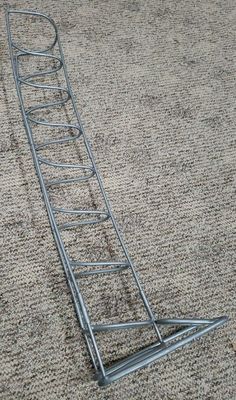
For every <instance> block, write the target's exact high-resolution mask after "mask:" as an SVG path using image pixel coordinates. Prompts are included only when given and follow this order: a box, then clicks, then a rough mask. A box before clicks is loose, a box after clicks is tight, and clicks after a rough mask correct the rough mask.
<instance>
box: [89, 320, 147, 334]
mask: <svg viewBox="0 0 236 400" xmlns="http://www.w3.org/2000/svg"><path fill="white" fill-rule="evenodd" d="M151 325H153V321H151V320H146V321H130V322H120V323H117V324H96V325H92V330H93V331H94V332H104V331H115V330H120V329H137V328H143V327H147V326H151Z"/></svg>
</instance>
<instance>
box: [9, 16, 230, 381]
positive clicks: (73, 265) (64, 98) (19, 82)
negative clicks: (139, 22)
mask: <svg viewBox="0 0 236 400" xmlns="http://www.w3.org/2000/svg"><path fill="white" fill-rule="evenodd" d="M22 15H24V16H26V17H27V16H30V18H36V19H39V22H40V21H42V20H44V21H45V22H47V23H48V24H49V26H50V27H51V28H52V29H53V32H54V36H53V39H52V40H51V41H50V43H48V44H47V45H46V46H45V47H44V48H41V49H36V50H31V46H30V45H29V46H28V47H29V48H23V47H22V45H21V44H20V43H18V41H17V40H15V39H17V38H15V37H14V41H13V39H12V32H11V28H10V25H11V23H10V20H11V18H13V17H14V18H16V17H17V18H19V17H21V16H22ZM6 23H7V35H8V42H9V50H10V56H11V63H12V69H13V74H14V79H15V84H16V91H17V95H18V98H19V102H20V108H21V112H22V116H23V120H24V125H25V130H26V134H27V137H28V141H29V144H30V148H31V151H32V157H33V160H34V165H35V169H36V172H37V175H38V179H39V183H40V187H41V190H42V194H43V199H44V202H45V206H46V209H47V213H48V217H49V221H50V225H51V228H52V232H53V236H54V239H55V243H56V246H57V249H58V252H59V254H60V257H61V261H62V264H63V268H64V271H65V276H66V278H67V281H68V286H69V288H70V290H71V294H72V298H73V301H74V305H75V310H76V314H77V316H78V319H79V322H80V325H81V328H82V330H83V332H84V337H85V340H86V344H87V347H88V351H89V353H90V356H91V360H92V363H93V366H94V368H95V371H96V377H97V379H98V382H99V384H100V385H107V384H109V383H111V382H113V381H115V380H117V379H120V378H121V377H123V376H125V375H127V374H129V373H130V372H134V371H136V370H137V369H139V368H143V367H145V366H146V365H148V364H149V363H151V362H153V361H155V360H157V359H159V358H160V357H163V356H165V355H166V354H168V353H170V352H172V351H174V350H176V349H177V348H179V347H182V346H184V345H186V344H187V343H190V342H191V341H193V340H194V339H197V338H199V337H200V336H202V335H204V334H205V333H207V332H209V331H210V330H212V329H214V328H217V327H218V326H220V325H222V324H223V323H224V322H226V320H227V317H220V318H215V319H214V320H213V319H209V320H207V319H191V318H190V319H180V318H174V319H173V318H172V319H168V318H166V319H158V318H157V317H156V316H155V314H154V312H153V310H152V307H151V305H150V303H149V301H148V299H147V297H146V294H145V293H144V290H143V288H142V285H141V283H140V281H139V277H138V274H137V272H136V270H135V267H134V264H133V262H132V260H131V258H130V256H129V253H128V250H127V248H126V245H125V243H124V240H123V237H122V235H121V233H120V231H119V227H118V224H117V222H116V220H115V217H114V215H113V213H112V210H111V206H110V202H109V200H108V197H107V195H106V192H105V190H104V187H103V183H102V179H101V177H100V175H99V172H98V169H97V166H96V163H95V160H94V156H93V153H92V150H91V147H90V144H89V141H88V139H87V137H86V135H85V132H84V129H83V126H82V123H81V120H80V115H79V112H78V109H77V106H76V101H75V97H74V95H73V92H72V89H71V85H70V81H69V77H68V73H67V69H66V64H65V60H64V55H63V51H62V47H61V43H60V38H59V35H58V30H57V27H56V24H55V22H54V21H53V20H52V19H51V18H50V17H48V16H47V15H44V14H41V13H38V12H33V11H25V10H24V11H21V10H15V9H14V10H9V9H7V11H6ZM35 25H37V24H35ZM27 26H28V24H21V27H22V30H24V29H25V30H26V31H27V29H26V27H27ZM32 27H33V24H32ZM35 33H36V34H37V32H35ZM27 37H29V35H27ZM55 54H57V55H58V56H55ZM35 57H36V61H37V59H40V60H41V61H44V60H48V59H49V60H50V59H51V60H52V61H53V63H54V62H56V65H54V66H53V67H52V68H50V69H48V66H47V65H46V66H45V68H40V70H37V68H36V71H35V70H34V71H32V72H31V73H29V75H27V76H21V75H20V61H21V60H22V59H23V60H25V61H26V62H28V63H29V65H28V67H29V69H27V71H28V70H29V71H30V66H31V60H32V58H35ZM58 71H61V72H62V74H60V75H63V77H64V79H63V83H62V84H61V82H59V83H58V86H53V85H48V84H47V85H45V84H41V83H40V81H37V78H38V77H42V76H47V77H48V76H49V77H50V76H52V75H53V74H54V75H55V76H56V77H57V78H58V76H57V72H58ZM60 79H61V80H62V78H60ZM24 85H28V89H29V90H30V88H34V89H37V91H38V90H40V89H41V90H42V94H43V95H44V93H45V91H51V92H52V93H54V92H55V93H58V94H59V96H57V98H55V101H52V102H50V103H45V102H39V103H38V104H36V105H34V106H30V104H29V106H28V103H29V101H28V100H29V99H28V96H27V107H29V108H27V109H26V106H25V98H24V93H23V92H24V91H22V87H23V86H24ZM59 85H61V86H59ZM27 92H28V91H27ZM29 97H30V96H29ZM42 97H43V96H42ZM58 97H59V100H58ZM33 99H34V100H35V98H34V95H33ZM68 101H69V102H70V106H71V108H72V109H73V117H72V118H71V120H72V121H74V120H75V121H76V122H75V124H70V123H67V122H50V121H47V120H46V119H44V115H43V116H42V120H37V119H36V116H35V115H34V113H35V114H36V112H37V111H40V115H41V114H43V113H44V114H45V111H44V110H54V109H55V108H56V107H60V108H61V109H64V107H65V104H66V103H67V102H68ZM33 104H34V101H33V102H32V105H33ZM36 126H37V127H38V129H39V128H40V129H45V128H44V127H47V128H48V127H49V128H50V129H51V128H52V129H53V128H57V129H58V128H62V129H77V130H79V133H78V135H76V137H75V138H74V137H70V136H69V137H67V138H64V139H60V138H58V139H54V140H50V138H49V140H48V141H46V142H45V143H42V144H35V142H36V141H35V138H34V130H35V127H36ZM79 136H83V140H78V142H79V146H83V147H84V150H85V151H86V153H87V156H88V159H89V160H90V161H89V162H91V166H90V165H87V166H84V165H80V164H70V163H60V162H59V161H57V160H55V161H51V160H48V159H45V158H43V157H41V156H40V154H39V152H40V149H42V148H44V147H46V146H50V145H51V144H53V143H61V147H60V149H62V150H63V143H66V141H68V140H72V141H73V142H74V143H77V141H76V139H79ZM43 165H47V166H48V167H50V168H51V167H53V168H59V170H60V173H61V174H63V173H64V170H65V169H75V170H79V171H82V172H83V176H81V177H74V178H67V177H66V176H62V177H61V178H59V179H54V180H49V181H47V179H46V178H47V177H46V176H45V175H46V173H45V171H44V170H45V168H43V167H42V166H43ZM92 176H94V179H96V181H97V184H98V186H99V189H100V193H101V195H102V198H103V200H104V208H105V210H106V211H97V210H88V211H86V210H69V209H67V208H65V209H64V208H55V207H54V206H53V204H52V203H51V200H50V190H49V189H50V187H51V186H53V185H61V184H68V183H70V184H71V183H72V184H73V183H76V182H79V181H88V182H87V184H89V179H90V178H91V177H92ZM90 189H91V187H90ZM58 190H62V191H63V188H60V187H59V188H58ZM57 213H62V214H72V215H73V214H74V215H82V214H84V215H85V214H89V215H93V216H96V217H97V219H96V218H95V219H91V220H84V221H82V220H81V221H79V222H68V223H64V224H62V225H59V224H58V221H57V218H56V214H57ZM99 217H100V219H99ZM107 218H110V221H111V224H112V227H113V230H114V232H115V235H116V238H117V239H118V242H119V245H120V248H121V250H122V254H123V255H122V259H124V261H121V262H119V261H97V262H85V261H77V260H71V259H70V256H69V254H68V251H67V246H66V243H65V242H64V240H63V237H62V235H61V229H67V228H71V227H74V226H77V225H82V224H85V223H86V224H91V223H98V222H102V221H105V220H106V219H107ZM75 224H76V225H75ZM104 229H105V226H104ZM120 248H119V249H120ZM106 252H107V249H106ZM104 254H105V249H104ZM97 258H98V257H97ZM83 267H87V268H88V269H89V268H91V270H88V269H87V270H86V271H82V270H81V269H82V268H83ZM92 267H95V268H99V267H104V269H103V268H99V269H95V268H94V269H93V268H92ZM105 267H107V268H105ZM126 268H127V269H128V272H129V273H130V274H131V277H132V278H133V282H134V284H135V287H136V289H137V291H138V293H139V295H140V297H141V300H142V305H143V308H144V310H145V312H146V315H147V317H146V318H147V319H146V320H144V321H131V322H123V323H114V324H96V323H94V324H92V323H91V321H90V317H89V314H88V311H87V307H86V302H85V300H84V298H83V296H82V293H81V290H80V286H79V284H80V277H82V276H86V275H96V274H106V273H112V272H119V271H122V270H123V269H126ZM111 279H112V277H111ZM114 279H115V278H114ZM134 318H135V317H134ZM165 325H175V326H177V327H178V329H179V327H180V326H183V328H182V330H181V331H179V330H178V331H177V332H175V333H173V334H171V335H170V336H167V337H164V335H163V333H162V332H161V329H162V328H163V326H165ZM143 327H152V328H153V330H154V333H155V337H156V339H155V343H154V344H151V345H150V346H148V347H147V348H146V349H144V350H141V351H139V352H137V353H135V354H133V355H131V356H128V357H127V358H125V359H124V360H121V361H119V362H116V363H114V364H113V365H112V366H109V367H108V368H107V367H105V365H104V362H103V359H102V356H101V354H100V351H99V346H98V343H97V339H96V336H97V335H96V333H98V332H102V331H103V332H104V334H106V332H108V331H111V330H112V331H114V330H119V329H127V331H129V329H130V328H131V329H132V328H143ZM126 339H127V341H130V338H129V334H128V333H127V337H126Z"/></svg>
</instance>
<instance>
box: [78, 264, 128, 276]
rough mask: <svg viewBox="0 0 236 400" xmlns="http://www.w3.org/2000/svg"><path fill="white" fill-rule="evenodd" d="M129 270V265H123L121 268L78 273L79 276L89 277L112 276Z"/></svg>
mask: <svg viewBox="0 0 236 400" xmlns="http://www.w3.org/2000/svg"><path fill="white" fill-rule="evenodd" d="M127 268H129V265H125V266H124V265H123V266H122V265H121V266H120V267H113V268H109V269H95V270H94V271H81V272H78V273H77V274H76V275H77V276H88V275H100V274H111V273H115V272H121V271H124V270H125V269H127Z"/></svg>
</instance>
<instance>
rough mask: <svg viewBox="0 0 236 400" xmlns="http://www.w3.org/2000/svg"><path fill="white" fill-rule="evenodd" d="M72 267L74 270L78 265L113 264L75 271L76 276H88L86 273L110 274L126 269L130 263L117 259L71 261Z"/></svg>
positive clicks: (96, 265)
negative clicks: (100, 267) (102, 267)
mask: <svg viewBox="0 0 236 400" xmlns="http://www.w3.org/2000/svg"><path fill="white" fill-rule="evenodd" d="M71 265H72V268H73V269H74V270H75V269H76V268H79V267H98V266H113V267H112V268H109V269H107V268H106V269H105V268H104V269H95V270H90V271H80V272H76V276H79V277H80V276H88V275H100V274H110V273H116V272H121V271H124V270H126V269H127V268H129V267H130V264H128V263H127V262H119V261H97V262H79V261H77V262H76V261H72V262H71Z"/></svg>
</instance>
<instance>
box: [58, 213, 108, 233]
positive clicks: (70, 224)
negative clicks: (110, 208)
mask: <svg viewBox="0 0 236 400" xmlns="http://www.w3.org/2000/svg"><path fill="white" fill-rule="evenodd" d="M52 210H53V212H54V213H62V214H73V215H94V216H97V217H100V218H97V219H90V220H86V219H84V220H81V221H75V222H67V223H64V224H60V225H58V228H59V229H60V230H65V229H70V228H75V227H77V226H80V225H94V224H100V223H101V222H105V221H107V220H108V219H109V218H110V214H109V213H108V212H107V211H98V210H67V209H65V208H55V207H53V208H52Z"/></svg>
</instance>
